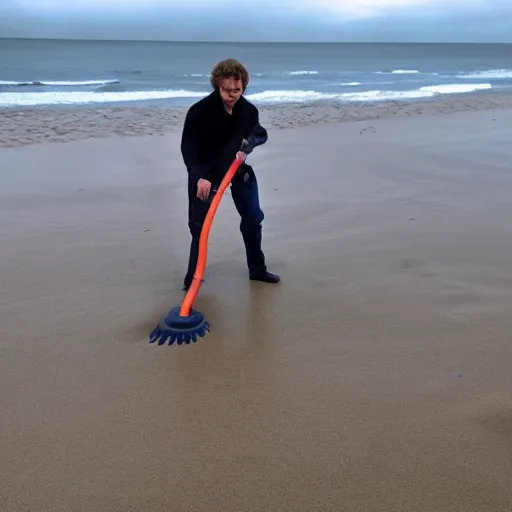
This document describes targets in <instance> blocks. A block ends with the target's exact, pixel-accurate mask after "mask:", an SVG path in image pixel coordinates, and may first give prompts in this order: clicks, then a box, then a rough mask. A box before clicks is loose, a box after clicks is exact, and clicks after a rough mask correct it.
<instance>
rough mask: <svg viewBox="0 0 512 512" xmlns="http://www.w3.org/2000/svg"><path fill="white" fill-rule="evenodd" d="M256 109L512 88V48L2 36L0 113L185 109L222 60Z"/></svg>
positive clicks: (201, 93)
mask: <svg viewBox="0 0 512 512" xmlns="http://www.w3.org/2000/svg"><path fill="white" fill-rule="evenodd" d="M227 57H233V58H237V59H239V60H241V61H242V62H243V63H244V64H245V65H246V66H247V67H248V69H249V71H250V73H251V83H250V85H249V88H248V90H247V91H246V96H247V98H248V99H250V100H252V101H253V102H255V103H272V102H306V101H307V102H310V101H316V100H320V101H321V100H330V101H340V102H376V101H388V100H394V101H400V100H407V101H411V100H415V99H427V98H435V97H437V96H440V95H455V94H460V93H468V92H474V91H483V92H485V91H500V90H507V89H512V45H507V44H309V43H307V44H306V43H304V44H303V43H294V44H287V43H177V42H140V41H79V40H27V39H17V40H13V39H0V106H2V107H17V106H39V105H90V106H92V105H99V104H112V105H123V104H127V103H129V104H136V105H138V104H142V105H148V104H161V103H172V104H179V105H187V104H190V103H192V102H193V101H197V99H198V98H200V97H202V96H204V95H206V94H208V93H209V91H210V86H209V82H208V80H209V72H210V70H211V69H212V67H213V65H214V64H215V63H216V62H217V61H219V60H221V59H224V58H227Z"/></svg>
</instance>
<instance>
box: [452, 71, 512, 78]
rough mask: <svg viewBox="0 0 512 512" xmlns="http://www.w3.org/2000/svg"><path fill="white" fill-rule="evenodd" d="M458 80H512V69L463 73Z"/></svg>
mask: <svg viewBox="0 0 512 512" xmlns="http://www.w3.org/2000/svg"><path fill="white" fill-rule="evenodd" d="M457 77H458V78H466V79H469V80H475V79H477V80H479V79H480V80H506V79H510V78H512V69H489V70H487V71H476V72H474V73H462V74H460V75H457Z"/></svg>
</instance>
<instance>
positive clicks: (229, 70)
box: [210, 59, 249, 91]
mask: <svg viewBox="0 0 512 512" xmlns="http://www.w3.org/2000/svg"><path fill="white" fill-rule="evenodd" d="M232 77H233V78H235V79H237V80H241V81H242V88H243V90H244V91H245V89H246V88H247V86H248V85H249V71H247V68H246V67H245V66H244V65H243V64H241V63H240V62H238V61H237V60H235V59H226V60H222V61H220V62H219V63H217V64H216V65H215V67H214V68H213V69H212V73H211V76H210V84H211V86H212V87H213V88H214V89H217V88H218V87H219V82H220V81H221V80H223V79H224V78H232Z"/></svg>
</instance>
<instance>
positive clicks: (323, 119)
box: [0, 91, 512, 148]
mask: <svg viewBox="0 0 512 512" xmlns="http://www.w3.org/2000/svg"><path fill="white" fill-rule="evenodd" d="M198 99H199V98H198ZM256 105H257V106H258V108H259V110H260V118H261V121H262V123H263V124H264V125H265V126H266V127H267V129H269V130H271V131H272V130H283V129H289V128H296V127H302V126H308V125H313V124H325V123H346V122H353V121H370V120H376V119H384V118H389V117H397V116H399V117H405V116H407V117H411V116H419V115H440V114H450V113H455V112H465V111H485V110H497V109H499V110H502V109H510V108H512V92H503V91H502V92H496V91H494V92H489V91H485V92H476V93H468V94H460V95H456V96H454V95H446V96H442V97H441V96H440V97H435V98H430V99H422V100H417V101H405V100H404V101H382V102H359V103H345V102H343V103H341V102H335V101H319V102H304V103H291V102H290V103H274V104H268V103H257V104H256ZM187 109H188V105H186V106H184V105H180V106H177V105H174V106H169V105H167V104H166V105H156V104H153V105H151V106H143V105H141V104H131V105H122V106H120V105H118V106H111V105H95V106H90V105H48V106H45V105H42V106H38V107H2V108H0V147H4V148H12V147H20V146H28V145H34V144H41V143H49V142H50V143H55V142H69V141H72V140H81V139H89V138H106V137H111V136H145V135H165V134H167V133H176V132H179V131H180V130H181V128H182V124H183V120H184V116H185V113H186V111H187Z"/></svg>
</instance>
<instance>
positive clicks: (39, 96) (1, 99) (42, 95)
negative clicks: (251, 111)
mask: <svg viewBox="0 0 512 512" xmlns="http://www.w3.org/2000/svg"><path fill="white" fill-rule="evenodd" d="M491 88H492V86H491V84H467V83H466V84H447V85H432V86H425V87H420V88H419V89H413V90H409V91H386V90H384V91H382V90H372V91H361V92H345V93H322V92H317V91H302V90H267V91H263V92H257V93H252V94H248V95H247V99H249V100H251V101H255V102H266V103H269V102H270V103H279V102H308V101H320V100H338V101H385V100H403V99H420V98H430V97H433V96H437V95H441V94H457V93H469V92H474V91H479V90H485V89H491ZM207 94H208V92H207V91H204V92H200V91H187V90H176V89H170V90H163V91H97V92H94V91H61V92H58V91H53V92H24V93H17V92H5V93H0V106H9V107H11V106H38V105H80V104H82V105H83V104H89V103H118V102H134V101H148V100H165V99H173V98H183V99H194V98H201V97H204V96H206V95H207Z"/></svg>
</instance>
